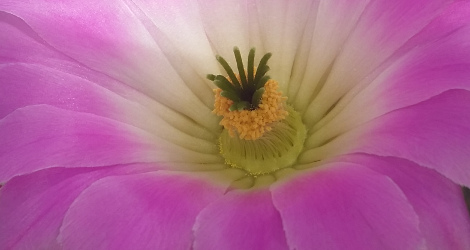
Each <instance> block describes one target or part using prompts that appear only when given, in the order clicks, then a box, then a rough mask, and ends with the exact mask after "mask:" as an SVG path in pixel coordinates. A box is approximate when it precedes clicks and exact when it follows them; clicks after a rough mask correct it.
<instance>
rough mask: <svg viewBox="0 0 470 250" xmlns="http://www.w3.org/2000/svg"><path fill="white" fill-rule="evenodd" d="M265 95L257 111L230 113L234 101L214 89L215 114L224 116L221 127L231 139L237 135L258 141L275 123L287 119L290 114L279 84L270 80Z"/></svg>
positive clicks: (266, 85) (235, 111)
mask: <svg viewBox="0 0 470 250" xmlns="http://www.w3.org/2000/svg"><path fill="white" fill-rule="evenodd" d="M264 89H265V91H264V93H263V95H262V97H261V102H260V104H259V105H258V108H257V109H254V110H234V111H229V108H230V106H231V105H232V104H233V101H232V100H230V99H228V98H226V97H223V96H220V92H222V90H221V89H219V88H217V89H214V93H215V102H214V110H213V112H214V113H216V114H217V115H219V116H223V118H222V120H221V121H220V125H222V126H224V128H225V129H227V130H228V132H229V134H230V136H231V137H235V136H236V134H238V136H239V137H240V139H244V140H256V139H258V138H260V137H261V136H263V134H264V133H265V132H267V131H270V130H271V125H272V124H273V123H274V122H278V121H281V120H283V119H285V118H286V117H287V115H288V112H287V111H286V110H285V107H284V105H285V100H286V99H287V97H283V96H282V93H281V92H280V91H279V90H278V83H277V82H276V81H274V80H272V79H270V80H269V81H268V82H266V84H265V85H264Z"/></svg>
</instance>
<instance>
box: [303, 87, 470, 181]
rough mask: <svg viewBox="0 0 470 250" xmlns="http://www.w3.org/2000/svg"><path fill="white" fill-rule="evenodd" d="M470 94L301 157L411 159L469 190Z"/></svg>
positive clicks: (369, 126) (402, 113) (446, 96)
mask: <svg viewBox="0 0 470 250" xmlns="http://www.w3.org/2000/svg"><path fill="white" fill-rule="evenodd" d="M468 110H470V92H469V91H466V90H449V91H446V92H444V93H442V94H440V95H438V96H436V97H433V98H431V99H429V100H427V101H424V102H421V103H419V104H416V105H413V106H409V107H406V108H402V109H399V110H396V111H393V112H390V113H388V114H385V115H383V116H380V117H378V118H376V119H374V120H372V121H370V122H368V123H366V124H363V125H361V126H359V127H357V128H355V129H352V130H350V131H348V132H346V133H344V134H342V135H340V136H338V137H335V138H334V139H333V140H331V141H330V142H328V143H326V144H325V145H322V146H320V147H316V148H312V149H310V150H307V151H305V152H304V153H303V154H302V155H301V156H299V162H300V163H301V164H307V163H311V162H312V161H316V160H321V159H326V158H329V157H333V156H337V155H340V154H343V153H353V152H358V153H360V152H363V153H369V154H376V155H381V156H396V157H399V158H404V159H409V160H411V161H413V162H415V163H417V164H418V165H420V166H424V167H428V168H432V169H434V170H436V171H438V172H439V173H441V174H442V175H444V176H446V177H447V178H449V179H451V180H452V181H454V182H455V183H457V184H460V185H465V186H469V185H470V172H469V171H468V166H467V162H469V161H470V154H469V153H468V152H470V140H469V139H468V138H467V137H468V135H470V113H469V112H467V111H468Z"/></svg>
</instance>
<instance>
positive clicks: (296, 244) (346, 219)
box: [271, 163, 424, 250]
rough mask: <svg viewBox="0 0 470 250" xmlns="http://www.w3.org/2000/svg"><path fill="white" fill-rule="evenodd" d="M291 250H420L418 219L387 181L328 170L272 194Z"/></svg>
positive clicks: (349, 168)
mask: <svg viewBox="0 0 470 250" xmlns="http://www.w3.org/2000/svg"><path fill="white" fill-rule="evenodd" d="M271 190H272V194H273V202H274V205H275V207H276V208H277V209H278V210H279V213H280V214H281V218H282V222H283V225H284V228H285V231H286V237H287V242H288V244H289V246H290V248H292V249H299V250H300V249H362V250H366V249H371V250H372V249H410V250H411V249H413V250H414V249H421V247H423V244H424V241H423V239H422V237H421V233H420V231H419V228H418V217H417V215H416V214H415V212H414V211H413V208H412V207H411V205H410V204H409V202H408V200H407V199H406V197H405V196H404V194H403V193H402V191H401V190H400V189H399V188H398V187H397V185H395V184H394V183H393V182H392V181H391V180H390V179H389V178H387V177H386V176H383V175H381V174H377V173H375V172H373V171H371V170H369V169H367V168H364V167H361V166H359V165H356V164H348V163H334V164H327V165H325V166H324V167H323V168H321V169H315V170H313V171H308V172H305V173H303V174H302V175H301V176H297V177H294V178H293V179H291V180H289V181H287V182H285V183H282V184H281V185H279V186H274V187H272V188H271Z"/></svg>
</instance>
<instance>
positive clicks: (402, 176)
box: [340, 155, 470, 250]
mask: <svg viewBox="0 0 470 250" xmlns="http://www.w3.org/2000/svg"><path fill="white" fill-rule="evenodd" d="M340 160H346V161H348V162H352V163H357V164H361V165H363V166H366V167H369V168H370V169H372V170H374V171H376V172H379V173H381V174H385V175H387V176H389V177H390V178H392V180H393V181H394V182H395V183H396V184H397V185H398V186H399V187H400V189H401V190H402V191H403V192H404V193H405V195H406V197H407V198H408V200H409V201H410V204H411V205H412V206H413V208H414V210H415V211H416V213H417V214H418V216H419V220H420V226H419V227H420V229H421V232H422V233H423V236H424V238H425V239H426V243H427V247H428V249H430V250H431V249H434V250H441V249H470V237H469V235H470V217H469V214H468V210H467V207H466V205H465V202H464V200H463V199H462V190H461V188H460V186H458V185H456V184H454V183H453V182H451V181H450V180H448V179H447V178H445V177H443V176H442V175H440V174H438V173H436V172H435V171H432V170H429V169H426V168H423V167H420V166H418V165H416V164H414V163H412V162H409V161H406V160H403V159H398V158H392V157H387V158H383V157H376V156H366V155H352V156H346V157H341V159H340Z"/></svg>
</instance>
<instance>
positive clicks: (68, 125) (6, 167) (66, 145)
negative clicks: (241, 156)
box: [0, 105, 220, 181]
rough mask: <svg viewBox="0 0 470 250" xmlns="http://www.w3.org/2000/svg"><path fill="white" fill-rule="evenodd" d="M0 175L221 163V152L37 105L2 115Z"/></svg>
mask: <svg viewBox="0 0 470 250" xmlns="http://www.w3.org/2000/svg"><path fill="white" fill-rule="evenodd" d="M0 142H1V143H0V162H2V163H3V165H2V169H1V171H0V180H2V181H5V180H8V179H9V178H11V177H13V176H15V175H18V174H25V173H29V172H31V171H35V170H39V169H43V168H50V167H97V166H107V165H115V164H125V163H134V162H165V161H176V162H185V161H187V162H193V163H198V162H200V163H211V162H212V163H216V162H217V163H218V162H220V159H219V157H217V156H215V155H212V154H203V153H198V152H195V151H192V150H187V149H184V148H180V147H177V146H174V145H171V144H168V143H165V142H163V141H159V139H158V138H155V137H154V136H153V135H151V134H148V133H146V132H144V131H142V130H139V129H137V128H135V127H132V126H129V125H126V124H123V123H119V122H116V121H113V120H110V119H107V118H104V117H99V116H95V115H90V114H85V113H78V112H72V111H66V110H62V109H57V108H54V107H51V106H46V105H39V106H29V107H25V108H22V109H18V110H16V111H15V112H13V113H11V114H10V115H8V116H6V117H5V118H3V119H2V120H0Z"/></svg>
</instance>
